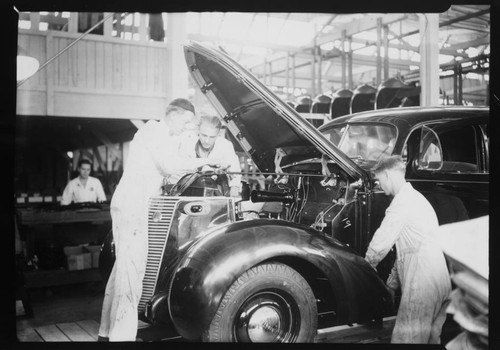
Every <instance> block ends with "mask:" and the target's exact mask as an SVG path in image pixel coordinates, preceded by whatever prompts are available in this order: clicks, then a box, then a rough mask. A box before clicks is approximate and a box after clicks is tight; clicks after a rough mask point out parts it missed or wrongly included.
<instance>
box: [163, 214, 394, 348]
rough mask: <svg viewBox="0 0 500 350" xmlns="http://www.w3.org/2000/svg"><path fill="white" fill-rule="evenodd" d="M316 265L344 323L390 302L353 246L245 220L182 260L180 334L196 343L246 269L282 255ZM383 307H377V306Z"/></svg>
mask: <svg viewBox="0 0 500 350" xmlns="http://www.w3.org/2000/svg"><path fill="white" fill-rule="evenodd" d="M284 256H288V257H296V258H299V259H303V260H304V261H307V262H309V263H311V264H313V265H314V266H315V267H316V268H317V269H319V270H320V271H321V272H322V273H323V274H324V275H325V276H326V277H327V278H328V280H329V282H330V285H331V287H332V290H333V292H334V294H335V296H336V299H337V300H340V301H341V302H338V303H337V307H338V309H337V310H336V311H337V314H338V318H339V320H343V321H345V322H354V321H356V320H357V319H358V317H359V315H360V314H363V313H366V312H367V311H368V310H366V309H367V308H368V309H370V308H371V310H370V311H373V308H374V307H380V305H381V304H384V302H386V301H387V300H388V294H387V289H386V287H385V284H384V283H383V282H382V281H381V280H380V278H379V277H378V276H377V274H376V272H375V270H374V269H373V268H372V267H371V266H370V265H369V264H368V263H366V261H365V260H364V259H363V258H361V257H360V256H358V255H356V254H355V253H354V252H353V251H352V250H351V249H350V248H349V247H347V246H344V245H343V244H342V243H340V242H338V241H335V240H333V239H329V238H326V237H325V236H324V235H323V234H322V233H320V232H318V231H315V230H313V229H311V228H309V227H307V226H303V225H299V224H294V223H289V222H283V221H279V220H272V219H258V220H245V221H239V222H236V223H232V224H229V225H226V226H223V227H220V228H217V229H215V230H214V231H212V232H210V233H209V234H207V235H205V236H204V237H202V238H201V239H199V240H198V241H197V242H196V243H195V244H193V245H192V246H191V247H190V248H189V250H188V251H187V253H186V255H185V256H184V257H183V258H182V259H181V260H180V262H179V265H178V267H177V269H176V271H175V273H174V276H173V279H172V284H171V287H170V298H169V310H170V316H171V320H172V322H173V324H174V326H175V328H176V329H177V331H178V332H179V334H180V335H181V336H183V337H184V338H186V339H197V338H198V337H199V336H200V335H201V334H202V332H203V331H204V330H205V329H207V328H208V326H209V325H210V322H211V321H212V319H213V317H214V316H215V313H216V311H217V308H218V307H219V304H220V302H221V300H222V298H223V297H224V295H225V293H226V292H227V290H228V289H229V287H230V286H231V285H232V283H233V282H234V281H236V280H237V278H238V277H239V276H240V275H241V274H242V273H243V272H245V271H246V270H248V269H250V268H251V267H252V266H255V265H258V264H259V263H261V262H263V261H266V260H270V259H273V258H279V257H284ZM376 305H378V306H376Z"/></svg>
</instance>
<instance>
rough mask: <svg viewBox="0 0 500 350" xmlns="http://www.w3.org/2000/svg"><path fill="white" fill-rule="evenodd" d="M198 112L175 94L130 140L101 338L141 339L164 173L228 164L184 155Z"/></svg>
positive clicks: (117, 199) (116, 202) (116, 200)
mask: <svg viewBox="0 0 500 350" xmlns="http://www.w3.org/2000/svg"><path fill="white" fill-rule="evenodd" d="M194 113H195V110H194V106H193V105H192V104H191V103H190V102H189V101H188V100H186V99H182V98H178V99H175V100H173V101H172V102H170V104H169V105H168V106H167V109H166V111H165V115H164V117H163V118H162V119H161V120H160V121H156V120H150V121H148V122H147V123H146V124H144V125H143V126H142V127H141V128H140V129H139V130H138V131H137V132H136V134H135V135H134V138H133V140H132V141H131V142H130V149H129V154H128V158H127V163H126V166H125V169H124V172H123V175H122V177H121V179H120V182H119V184H118V186H117V187H116V190H115V193H114V194H113V198H112V199H111V206H110V211H111V219H112V229H113V239H114V243H115V251H116V260H115V264H114V266H113V269H112V271H111V275H110V277H109V280H108V283H107V285H106V290H105V293H104V301H103V307H102V313H101V324H100V327H99V340H102V341H106V339H108V340H109V341H135V340H136V334H137V326H138V318H137V316H138V315H137V307H138V305H139V300H140V297H141V292H142V280H143V278H144V274H145V272H146V261H147V252H148V246H147V245H148V239H147V233H148V201H149V198H150V197H152V196H156V195H160V194H161V187H162V185H163V178H164V177H168V176H170V175H171V174H174V173H175V174H177V173H188V172H194V171H196V169H197V168H199V167H201V166H204V165H207V164H221V165H222V164H223V162H221V160H219V159H214V158H208V157H207V158H194V159H191V158H186V157H181V156H180V155H179V146H180V141H181V136H180V135H181V134H182V133H183V132H184V131H185V130H186V129H187V127H188V125H189V124H191V123H193V120H194Z"/></svg>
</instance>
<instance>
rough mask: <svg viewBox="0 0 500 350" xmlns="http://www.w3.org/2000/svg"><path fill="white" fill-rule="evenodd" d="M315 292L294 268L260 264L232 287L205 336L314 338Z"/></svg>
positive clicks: (227, 338) (258, 339) (243, 339)
mask: <svg viewBox="0 0 500 350" xmlns="http://www.w3.org/2000/svg"><path fill="white" fill-rule="evenodd" d="M317 314H318V311H317V306H316V300H315V297H314V293H313V291H312V289H311V287H310V286H309V284H308V283H307V281H306V280H305V279H304V278H303V277H302V276H301V275H300V274H299V273H298V272H297V271H295V270H294V269H292V268H291V267H289V266H288V265H285V264H281V263H265V264H261V265H257V266H255V267H253V268H251V269H249V270H248V271H246V272H245V273H243V274H242V275H241V276H240V277H239V278H238V279H237V280H236V281H235V282H234V283H233V284H232V285H231V287H230V288H229V290H228V291H227V292H226V295H225V296H224V298H223V299H222V302H221V303H220V305H219V308H218V309H217V312H216V314H215V316H214V318H213V320H212V322H211V324H210V327H209V328H208V330H206V331H205V332H204V334H203V340H204V341H209V342H267V343H271V342H299V343H305V342H313V341H314V337H315V335H316V331H317V325H318V315H317Z"/></svg>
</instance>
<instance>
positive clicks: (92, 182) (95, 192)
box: [61, 159, 106, 205]
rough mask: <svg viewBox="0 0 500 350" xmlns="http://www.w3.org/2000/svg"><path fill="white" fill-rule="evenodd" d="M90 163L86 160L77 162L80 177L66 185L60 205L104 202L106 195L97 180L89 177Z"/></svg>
mask: <svg viewBox="0 0 500 350" xmlns="http://www.w3.org/2000/svg"><path fill="white" fill-rule="evenodd" d="M91 169H92V163H90V161H89V160H87V159H82V160H80V161H79V162H78V172H79V173H80V175H78V177H76V178H74V179H73V180H71V181H70V182H68V184H67V185H66V188H65V189H64V192H63V194H62V199H61V205H68V204H70V203H72V202H74V203H83V202H104V201H106V195H105V194H104V190H103V188H102V184H101V181H99V179H98V178H96V177H92V176H90V171H91Z"/></svg>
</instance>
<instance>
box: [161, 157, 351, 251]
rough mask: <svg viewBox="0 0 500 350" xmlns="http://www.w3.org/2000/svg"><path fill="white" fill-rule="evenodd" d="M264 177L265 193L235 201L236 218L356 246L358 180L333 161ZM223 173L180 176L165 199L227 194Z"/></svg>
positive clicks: (318, 161) (309, 162)
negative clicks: (307, 230) (302, 229)
mask: <svg viewBox="0 0 500 350" xmlns="http://www.w3.org/2000/svg"><path fill="white" fill-rule="evenodd" d="M280 170H281V172H280V173H274V174H269V175H267V182H268V183H269V185H268V186H267V187H266V188H265V190H253V191H251V192H250V191H248V188H246V189H244V190H243V194H242V200H240V201H237V202H236V203H235V213H236V216H235V217H236V220H250V219H257V218H270V219H277V220H285V221H288V222H295V223H300V224H303V225H307V226H310V227H312V228H314V229H316V230H318V231H321V232H323V233H324V234H326V235H327V236H330V237H332V238H336V239H338V240H340V241H342V242H344V243H346V244H348V245H351V244H353V243H354V232H353V231H352V230H353V227H354V225H352V224H351V222H352V221H353V220H354V210H355V207H356V206H355V203H356V199H357V190H358V188H359V187H360V182H356V181H354V180H352V179H349V177H348V176H347V175H346V174H345V173H344V172H343V171H342V170H341V169H340V167H339V166H338V165H337V164H336V163H334V162H332V161H328V162H326V161H325V160H324V159H312V160H307V161H301V162H297V163H293V164H290V165H287V166H285V167H283V169H280ZM229 176H230V174H228V173H226V172H224V171H222V170H216V171H209V172H201V173H193V174H188V175H186V176H184V177H183V178H182V179H181V180H180V181H179V182H178V183H177V184H176V185H175V186H174V187H172V188H170V189H169V190H168V191H166V190H164V195H167V196H202V197H213V196H215V197H218V196H227V192H228V177H229Z"/></svg>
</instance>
